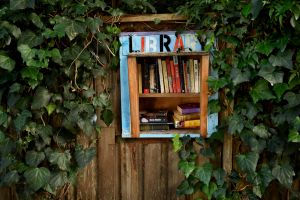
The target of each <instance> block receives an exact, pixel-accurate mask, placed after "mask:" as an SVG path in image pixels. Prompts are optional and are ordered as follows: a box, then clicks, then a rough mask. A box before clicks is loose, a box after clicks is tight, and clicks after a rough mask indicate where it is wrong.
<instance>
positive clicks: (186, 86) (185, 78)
mask: <svg viewBox="0 0 300 200" xmlns="http://www.w3.org/2000/svg"><path fill="white" fill-rule="evenodd" d="M182 63H183V75H184V87H185V92H187V93H188V92H190V90H189V84H188V82H189V78H188V71H187V61H185V60H183V61H182Z"/></svg>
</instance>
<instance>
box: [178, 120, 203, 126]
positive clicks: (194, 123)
mask: <svg viewBox="0 0 300 200" xmlns="http://www.w3.org/2000/svg"><path fill="white" fill-rule="evenodd" d="M197 127H200V119H195V120H186V121H183V122H182V128H197Z"/></svg>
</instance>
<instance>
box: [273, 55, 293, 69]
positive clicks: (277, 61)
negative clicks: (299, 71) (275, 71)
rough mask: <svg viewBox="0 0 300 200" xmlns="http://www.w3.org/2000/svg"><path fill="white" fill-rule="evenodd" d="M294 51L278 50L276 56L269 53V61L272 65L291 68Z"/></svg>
mask: <svg viewBox="0 0 300 200" xmlns="http://www.w3.org/2000/svg"><path fill="white" fill-rule="evenodd" d="M293 54H294V52H293V51H291V50H288V51H285V52H279V53H278V54H277V55H276V56H274V55H271V56H270V58H269V62H270V63H271V64H272V66H274V67H276V66H279V67H285V68H287V69H293V60H292V57H293Z"/></svg>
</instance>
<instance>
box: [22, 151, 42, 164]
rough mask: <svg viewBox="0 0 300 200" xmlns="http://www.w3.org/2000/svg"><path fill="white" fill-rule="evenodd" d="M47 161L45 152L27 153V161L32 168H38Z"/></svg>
mask: <svg viewBox="0 0 300 200" xmlns="http://www.w3.org/2000/svg"><path fill="white" fill-rule="evenodd" d="M44 159H45V154H44V152H36V151H27V152H26V156H25V160H26V163H27V164H28V165H29V166H31V167H37V166H38V165H39V164H40V163H41V162H42V161H43V160H44Z"/></svg>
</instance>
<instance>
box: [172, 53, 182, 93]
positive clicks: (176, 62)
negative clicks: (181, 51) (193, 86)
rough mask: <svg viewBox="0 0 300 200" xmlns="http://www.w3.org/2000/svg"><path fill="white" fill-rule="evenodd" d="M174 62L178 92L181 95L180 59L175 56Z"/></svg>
mask: <svg viewBox="0 0 300 200" xmlns="http://www.w3.org/2000/svg"><path fill="white" fill-rule="evenodd" d="M173 61H174V69H175V82H176V92H177V93H180V90H181V85H180V75H179V65H178V57H177V56H173Z"/></svg>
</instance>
